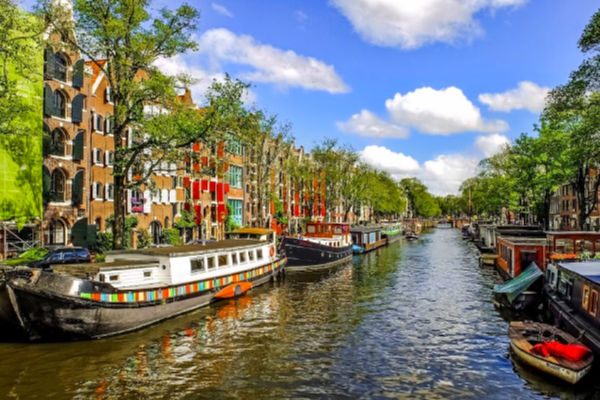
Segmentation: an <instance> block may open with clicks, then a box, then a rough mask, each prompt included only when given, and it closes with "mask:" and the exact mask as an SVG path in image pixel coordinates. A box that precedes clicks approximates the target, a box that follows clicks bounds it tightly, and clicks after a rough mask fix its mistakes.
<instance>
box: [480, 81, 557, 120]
mask: <svg viewBox="0 0 600 400" xmlns="http://www.w3.org/2000/svg"><path fill="white" fill-rule="evenodd" d="M549 91H550V88H547V87H541V86H539V85H537V84H535V83H533V82H530V81H523V82H519V85H518V86H517V87H516V88H515V89H510V90H507V91H506V92H503V93H483V94H480V95H479V101H480V102H481V103H483V104H487V106H488V107H489V109H490V110H494V111H504V112H508V111H512V110H529V111H531V112H532V113H539V112H541V111H542V110H543V109H544V105H545V101H546V95H547V94H548V92H549Z"/></svg>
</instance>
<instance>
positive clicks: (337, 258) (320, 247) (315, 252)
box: [283, 222, 352, 271]
mask: <svg viewBox="0 0 600 400" xmlns="http://www.w3.org/2000/svg"><path fill="white" fill-rule="evenodd" d="M283 245H284V249H285V255H286V257H287V266H286V271H301V270H308V269H321V268H329V267H333V266H335V265H339V264H344V263H347V262H348V261H350V260H351V258H352V242H351V239H350V226H349V225H348V224H341V223H320V222H309V223H307V224H306V232H305V233H304V235H302V236H300V237H291V236H286V237H284V239H283Z"/></svg>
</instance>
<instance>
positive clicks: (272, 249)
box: [269, 246, 275, 257]
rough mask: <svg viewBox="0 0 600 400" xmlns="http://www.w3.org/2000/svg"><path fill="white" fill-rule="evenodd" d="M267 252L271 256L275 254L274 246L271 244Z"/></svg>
mask: <svg viewBox="0 0 600 400" xmlns="http://www.w3.org/2000/svg"><path fill="white" fill-rule="evenodd" d="M269 254H270V255H271V257H273V256H274V255H275V246H271V250H269Z"/></svg>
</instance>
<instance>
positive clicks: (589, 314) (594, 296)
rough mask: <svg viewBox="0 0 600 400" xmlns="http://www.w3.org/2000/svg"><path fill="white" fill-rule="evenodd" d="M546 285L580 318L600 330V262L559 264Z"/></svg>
mask: <svg viewBox="0 0 600 400" xmlns="http://www.w3.org/2000/svg"><path fill="white" fill-rule="evenodd" d="M546 284H547V285H548V286H549V287H550V288H551V289H553V291H554V292H555V293H556V294H557V296H559V297H560V299H561V300H562V301H564V302H565V303H567V305H568V306H569V307H570V308H571V309H572V310H573V311H574V312H575V313H576V314H577V315H579V316H580V317H582V318H584V319H585V320H587V322H589V323H591V324H593V325H594V326H595V327H597V328H600V313H599V312H598V308H599V307H600V261H584V262H557V263H555V264H553V265H552V267H549V268H548V271H547V272H546Z"/></svg>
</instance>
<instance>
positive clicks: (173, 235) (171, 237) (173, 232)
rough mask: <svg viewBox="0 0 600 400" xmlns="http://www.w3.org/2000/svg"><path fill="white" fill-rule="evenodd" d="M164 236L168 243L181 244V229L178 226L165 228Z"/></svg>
mask: <svg viewBox="0 0 600 400" xmlns="http://www.w3.org/2000/svg"><path fill="white" fill-rule="evenodd" d="M163 236H164V238H165V242H166V243H168V244H172V245H173V246H178V245H180V244H181V237H180V236H179V230H178V229H176V228H168V229H163Z"/></svg>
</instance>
